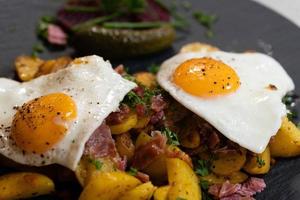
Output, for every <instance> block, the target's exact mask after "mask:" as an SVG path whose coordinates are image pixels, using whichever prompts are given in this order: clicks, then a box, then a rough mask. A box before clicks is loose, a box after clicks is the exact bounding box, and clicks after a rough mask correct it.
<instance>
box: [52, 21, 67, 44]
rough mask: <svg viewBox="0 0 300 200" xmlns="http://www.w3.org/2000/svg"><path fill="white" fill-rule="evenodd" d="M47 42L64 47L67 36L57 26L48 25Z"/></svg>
mask: <svg viewBox="0 0 300 200" xmlns="http://www.w3.org/2000/svg"><path fill="white" fill-rule="evenodd" d="M47 39H48V42H49V43H51V44H55V45H66V44H67V34H66V33H65V32H64V31H63V30H62V28H60V27H59V26H57V25H54V24H50V25H49V26H48V35H47Z"/></svg>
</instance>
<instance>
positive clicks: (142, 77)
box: [133, 72, 157, 88]
mask: <svg viewBox="0 0 300 200" xmlns="http://www.w3.org/2000/svg"><path fill="white" fill-rule="evenodd" d="M133 76H134V77H135V80H136V81H137V82H138V83H140V84H141V85H143V86H145V87H148V88H153V87H155V86H156V85H157V83H156V78H155V75H154V74H152V73H150V72H138V73H135V74H134V75H133Z"/></svg>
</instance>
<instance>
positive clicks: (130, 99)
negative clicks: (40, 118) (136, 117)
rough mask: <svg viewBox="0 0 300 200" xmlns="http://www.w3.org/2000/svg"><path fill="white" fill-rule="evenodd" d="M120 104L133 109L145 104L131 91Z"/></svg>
mask: <svg viewBox="0 0 300 200" xmlns="http://www.w3.org/2000/svg"><path fill="white" fill-rule="evenodd" d="M122 103H124V104H126V105H128V106H129V107H131V108H135V106H136V105H138V104H145V103H144V101H143V99H142V98H141V97H140V96H138V95H137V94H136V93H135V92H133V91H130V92H128V93H127V95H126V96H125V97H124V99H123V101H122Z"/></svg>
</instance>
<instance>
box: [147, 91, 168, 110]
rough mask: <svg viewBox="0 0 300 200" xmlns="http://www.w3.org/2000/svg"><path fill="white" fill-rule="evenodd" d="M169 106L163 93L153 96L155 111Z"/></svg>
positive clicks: (152, 107) (152, 104) (153, 108)
mask: <svg viewBox="0 0 300 200" xmlns="http://www.w3.org/2000/svg"><path fill="white" fill-rule="evenodd" d="M166 106H167V103H166V102H165V101H164V99H163V97H162V96H161V95H157V96H154V97H152V99H151V109H152V110H153V111H155V112H160V111H162V110H163V109H165V108H166Z"/></svg>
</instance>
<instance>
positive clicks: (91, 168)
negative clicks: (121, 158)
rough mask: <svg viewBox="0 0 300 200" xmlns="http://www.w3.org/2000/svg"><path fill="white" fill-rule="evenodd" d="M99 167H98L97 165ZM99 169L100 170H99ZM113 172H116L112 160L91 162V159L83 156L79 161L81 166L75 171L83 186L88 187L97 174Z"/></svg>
mask: <svg viewBox="0 0 300 200" xmlns="http://www.w3.org/2000/svg"><path fill="white" fill-rule="evenodd" d="M96 162H99V163H98V166H97V163H96ZM97 168H98V169H97ZM99 171H101V172H112V171H114V163H113V162H112V161H111V160H110V159H104V158H103V159H99V160H98V161H97V160H93V161H92V160H91V159H90V158H88V157H86V156H83V157H82V158H81V160H80V161H79V164H78V166H77V168H76V170H75V175H76V178H77V180H78V181H79V183H80V185H81V186H85V185H87V183H88V182H89V181H90V180H91V177H92V176H93V175H94V173H96V172H99Z"/></svg>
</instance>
